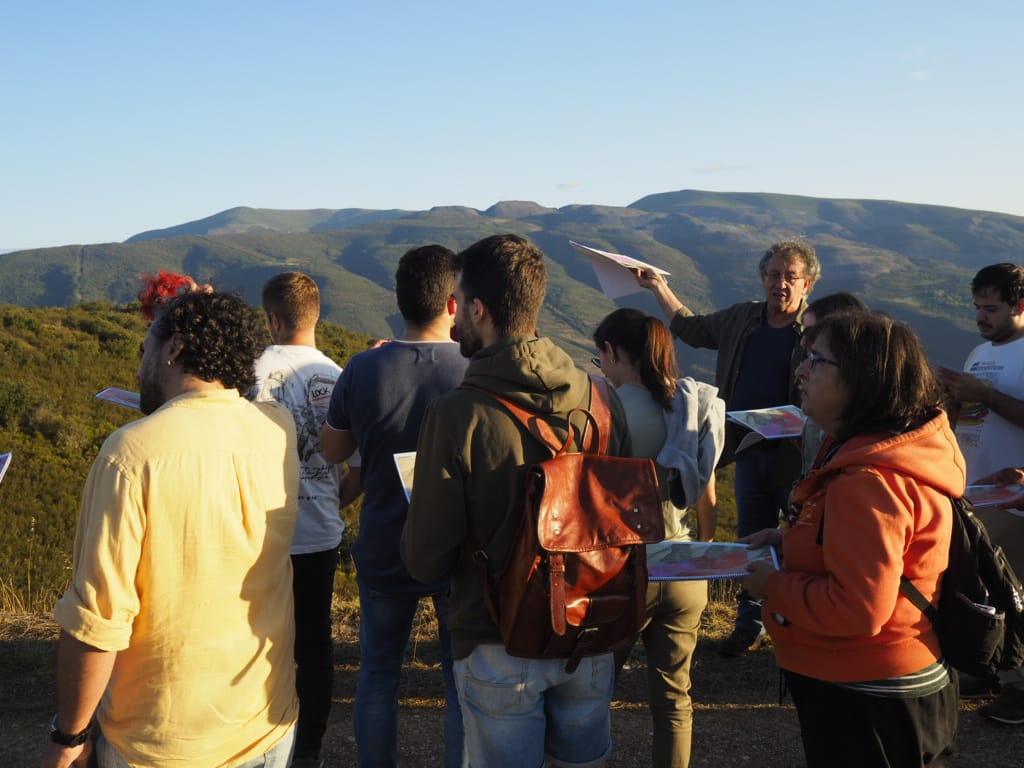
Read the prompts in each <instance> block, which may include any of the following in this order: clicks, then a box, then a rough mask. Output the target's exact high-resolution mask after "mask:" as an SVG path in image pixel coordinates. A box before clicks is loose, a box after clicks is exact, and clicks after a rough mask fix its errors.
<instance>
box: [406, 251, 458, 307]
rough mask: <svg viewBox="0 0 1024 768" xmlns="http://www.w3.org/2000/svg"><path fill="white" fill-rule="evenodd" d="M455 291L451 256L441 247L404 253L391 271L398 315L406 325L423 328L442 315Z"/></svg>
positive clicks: (453, 261) (453, 259)
mask: <svg viewBox="0 0 1024 768" xmlns="http://www.w3.org/2000/svg"><path fill="white" fill-rule="evenodd" d="M454 290H455V254H454V253H453V252H452V251H450V250H449V249H448V248H445V247H444V246H443V245H424V246H421V247H419V248H413V249H412V250H409V251H406V253H405V255H404V256H402V258H401V259H399V260H398V269H397V270H395V296H396V297H397V299H398V311H399V312H401V313H402V317H403V318H404V319H405V321H406V322H407V323H412V324H413V325H416V326H422V325H426V324H427V323H429V322H431V321H432V320H435V319H436V318H438V317H440V316H441V315H443V314H444V311H445V306H446V305H447V303H448V299H449V297H450V296H451V295H452V291H454Z"/></svg>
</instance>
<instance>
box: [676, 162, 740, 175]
mask: <svg viewBox="0 0 1024 768" xmlns="http://www.w3.org/2000/svg"><path fill="white" fill-rule="evenodd" d="M749 168H750V166H749V165H726V164H725V163H717V164H715V165H698V166H696V167H694V168H691V169H690V170H691V171H693V172H694V173H727V172H729V171H746V170H748V169H749Z"/></svg>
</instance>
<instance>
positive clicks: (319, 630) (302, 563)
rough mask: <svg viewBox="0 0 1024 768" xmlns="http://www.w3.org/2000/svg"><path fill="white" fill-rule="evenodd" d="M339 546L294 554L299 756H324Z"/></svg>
mask: <svg viewBox="0 0 1024 768" xmlns="http://www.w3.org/2000/svg"><path fill="white" fill-rule="evenodd" d="M337 568H338V549H337V547H335V548H334V549H328V550H325V551H323V552H311V553H309V554H306V555H292V574H293V579H292V590H293V592H294V593H295V692H296V693H297V694H298V697H299V722H298V724H297V725H296V727H295V756H296V757H320V742H321V741H322V740H323V737H324V731H326V730H327V718H328V716H329V715H330V714H331V695H332V694H333V693H334V644H333V642H332V640H331V629H332V627H331V601H332V600H333V598H334V572H335V571H336V570H337Z"/></svg>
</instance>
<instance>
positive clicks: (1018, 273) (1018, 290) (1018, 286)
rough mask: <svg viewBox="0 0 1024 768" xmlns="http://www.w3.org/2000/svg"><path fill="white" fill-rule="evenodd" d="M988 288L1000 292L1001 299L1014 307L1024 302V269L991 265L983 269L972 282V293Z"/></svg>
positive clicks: (1004, 264)
mask: <svg viewBox="0 0 1024 768" xmlns="http://www.w3.org/2000/svg"><path fill="white" fill-rule="evenodd" d="M986 288H995V289H996V290H997V291H999V298H1001V299H1002V300H1003V301H1005V302H1006V303H1007V304H1009V305H1010V306H1012V307H1017V306H1020V303H1021V301H1024V267H1022V266H1020V265H1019V264H1010V263H1008V262H1003V263H1002V264H991V265H989V266H987V267H984V268H982V269H981V270H980V271H979V272H978V274H976V275H975V276H974V279H973V280H971V293H972V294H977V293H979V292H980V291H983V290H985V289H986Z"/></svg>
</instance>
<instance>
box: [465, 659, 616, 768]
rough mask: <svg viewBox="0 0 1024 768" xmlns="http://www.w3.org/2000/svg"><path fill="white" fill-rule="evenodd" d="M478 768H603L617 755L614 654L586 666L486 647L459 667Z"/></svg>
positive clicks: (472, 759)
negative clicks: (570, 666) (613, 715)
mask: <svg viewBox="0 0 1024 768" xmlns="http://www.w3.org/2000/svg"><path fill="white" fill-rule="evenodd" d="M455 680H456V682H457V683H458V686H459V698H460V700H461V701H462V717H463V721H464V722H465V726H466V753H467V755H468V757H469V766H470V768H542V766H544V765H545V762H544V761H545V759H547V760H548V761H549V764H550V765H553V766H578V767H579V768H586V767H587V766H598V765H603V764H604V762H605V760H607V758H608V755H609V753H610V752H611V749H612V735H611V701H612V687H613V686H614V684H615V661H614V659H613V658H612V654H611V653H605V654H602V655H600V656H591V657H589V658H585V659H583V660H582V661H580V665H579V667H577V668H576V671H575V672H572V673H568V672H566V671H565V659H520V658H517V657H515V656H509V655H508V654H507V653H506V652H505V649H504V648H503V647H502V646H500V645H493V644H488V645H478V646H477V647H476V648H474V649H473V652H472V653H470V654H469V656H467V657H466V658H464V659H459V660H458V661H456V662H455Z"/></svg>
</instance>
